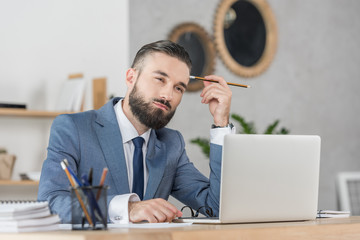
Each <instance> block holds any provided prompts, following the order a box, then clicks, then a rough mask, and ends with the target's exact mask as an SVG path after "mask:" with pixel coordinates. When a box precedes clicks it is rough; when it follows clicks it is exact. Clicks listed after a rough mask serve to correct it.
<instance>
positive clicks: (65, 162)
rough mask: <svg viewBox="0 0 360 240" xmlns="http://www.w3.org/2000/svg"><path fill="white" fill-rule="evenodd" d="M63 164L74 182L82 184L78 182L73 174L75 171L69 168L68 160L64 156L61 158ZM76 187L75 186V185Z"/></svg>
mask: <svg viewBox="0 0 360 240" xmlns="http://www.w3.org/2000/svg"><path fill="white" fill-rule="evenodd" d="M63 162H64V164H65V166H66V169H67V170H68V171H69V173H70V175H71V176H72V178H73V179H74V180H75V182H76V183H77V185H78V186H80V187H81V186H82V183H81V182H80V180H79V179H78V178H77V176H76V175H75V173H74V172H73V171H72V170H71V168H70V167H69V162H68V160H67V159H66V158H65V159H64V160H63ZM75 187H77V186H75Z"/></svg>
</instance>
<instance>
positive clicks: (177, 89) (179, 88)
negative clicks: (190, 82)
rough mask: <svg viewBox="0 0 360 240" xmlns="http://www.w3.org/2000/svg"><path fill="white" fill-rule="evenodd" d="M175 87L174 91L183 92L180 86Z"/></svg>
mask: <svg viewBox="0 0 360 240" xmlns="http://www.w3.org/2000/svg"><path fill="white" fill-rule="evenodd" d="M175 89H176V91H178V92H180V93H183V92H184V89H183V88H182V87H176V88H175Z"/></svg>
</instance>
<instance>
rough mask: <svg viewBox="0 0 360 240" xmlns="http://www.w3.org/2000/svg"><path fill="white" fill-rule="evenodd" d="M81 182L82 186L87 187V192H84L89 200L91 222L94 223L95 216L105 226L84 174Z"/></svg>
mask: <svg viewBox="0 0 360 240" xmlns="http://www.w3.org/2000/svg"><path fill="white" fill-rule="evenodd" d="M82 181H83V184H84V186H86V187H89V190H88V191H86V192H87V195H88V198H89V200H90V209H91V212H92V216H93V221H94V222H95V221H96V219H95V216H96V217H97V218H98V219H100V221H102V223H103V224H104V225H106V223H105V219H104V218H103V216H102V213H101V210H100V207H99V205H98V203H97V201H96V200H95V197H94V194H93V192H92V191H91V189H92V188H91V185H90V184H89V182H88V181H87V177H86V174H84V175H83V176H82Z"/></svg>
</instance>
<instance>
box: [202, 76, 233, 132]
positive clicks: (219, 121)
mask: <svg viewBox="0 0 360 240" xmlns="http://www.w3.org/2000/svg"><path fill="white" fill-rule="evenodd" d="M205 79H208V80H215V81H218V82H219V83H214V82H207V81H204V85H205V87H204V89H203V90H202V92H201V94H200V97H202V100H201V102H202V103H205V104H209V110H210V113H211V114H212V116H213V117H214V124H215V125H216V126H220V127H224V126H226V125H227V124H228V123H229V114H230V106H231V96H232V92H231V90H230V88H229V86H228V85H227V83H226V81H225V80H224V79H223V78H222V77H219V76H215V75H210V76H206V77H205Z"/></svg>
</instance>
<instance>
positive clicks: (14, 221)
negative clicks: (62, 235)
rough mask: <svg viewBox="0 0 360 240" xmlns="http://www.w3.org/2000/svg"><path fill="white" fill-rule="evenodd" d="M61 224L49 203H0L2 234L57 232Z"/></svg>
mask: <svg viewBox="0 0 360 240" xmlns="http://www.w3.org/2000/svg"><path fill="white" fill-rule="evenodd" d="M59 222H60V218H59V216H58V215H52V214H51V213H50V210H49V205H48V203H47V202H0V232H36V231H50V230H57V229H59Z"/></svg>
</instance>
